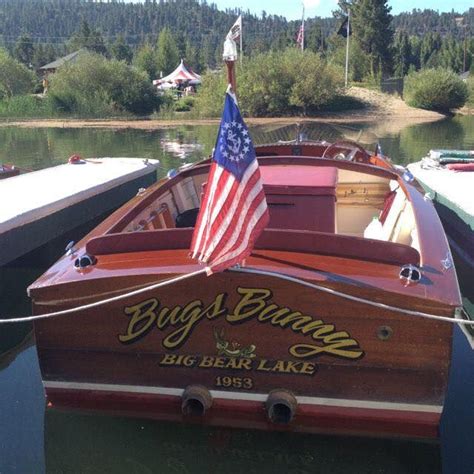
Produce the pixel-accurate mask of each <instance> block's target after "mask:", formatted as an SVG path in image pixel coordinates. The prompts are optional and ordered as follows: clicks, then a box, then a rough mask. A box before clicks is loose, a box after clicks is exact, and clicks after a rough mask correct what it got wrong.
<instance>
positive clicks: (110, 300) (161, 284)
mask: <svg viewBox="0 0 474 474" xmlns="http://www.w3.org/2000/svg"><path fill="white" fill-rule="evenodd" d="M229 271H232V272H237V273H249V274H256V275H265V276H271V277H274V278H280V279H283V280H287V281H291V282H292V283H297V284H300V285H303V286H306V287H309V288H313V289H315V290H319V291H323V292H325V293H329V294H332V295H334V296H338V297H340V298H345V299H348V300H351V301H356V302H358V303H362V304H367V305H369V306H375V307H377V308H382V309H386V310H389V311H394V312H397V313H403V314H407V315H409V316H417V317H420V318H427V319H433V320H436V321H443V322H446V323H451V324H460V325H464V326H474V320H469V319H462V316H461V315H460V313H461V312H464V313H465V314H466V317H468V313H467V311H466V310H465V309H464V308H462V307H459V308H458V309H459V312H458V313H459V314H456V315H455V317H447V316H438V315H436V314H429V313H423V312H421V311H413V310H410V309H405V308H399V307H397V306H391V305H388V304H385V303H378V302H376V301H371V300H368V299H365V298H359V297H358V296H353V295H349V294H347V293H342V292H341V291H337V290H333V289H332V288H328V287H326V286H322V285H316V284H314V283H309V282H307V281H305V280H301V279H299V278H295V277H291V276H289V275H285V274H283V273H278V272H271V271H267V270H259V269H256V268H251V267H245V268H243V267H233V268H230V269H229ZM203 273H206V269H205V268H203V269H201V270H197V271H195V272H192V273H187V274H186V275H181V276H179V277H176V278H171V279H170V280H165V281H160V282H159V283H154V284H152V285H148V286H146V287H144V288H139V289H138V290H133V291H129V292H128V293H123V294H121V295H117V296H113V297H111V298H106V299H104V300H100V301H95V302H94V303H89V304H85V305H81V306H76V307H74V308H68V309H64V310H62V311H55V312H53V313H45V314H39V315H35V316H26V317H22V318H18V317H16V318H2V319H0V324H13V323H22V322H31V321H38V320H41V319H49V318H56V317H59V316H65V315H68V314H71V313H77V312H79V311H84V310H87V309H92V308H97V307H98V306H103V305H105V304H108V303H113V302H115V301H120V300H123V299H126V298H129V297H131V296H136V295H140V294H142V293H145V292H147V291H151V290H156V289H159V288H163V287H165V286H168V285H172V284H174V283H178V282H180V281H183V280H187V279H188V278H192V277H195V276H197V275H201V274H203Z"/></svg>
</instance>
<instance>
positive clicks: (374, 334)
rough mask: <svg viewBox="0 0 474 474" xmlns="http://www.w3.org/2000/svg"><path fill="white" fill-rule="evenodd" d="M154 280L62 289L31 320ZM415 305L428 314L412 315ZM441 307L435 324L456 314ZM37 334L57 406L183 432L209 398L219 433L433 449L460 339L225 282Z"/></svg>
mask: <svg viewBox="0 0 474 474" xmlns="http://www.w3.org/2000/svg"><path fill="white" fill-rule="evenodd" d="M170 276H171V275H170ZM162 278H163V276H162V275H160V279H162ZM151 281H156V277H155V280H153V279H152V276H150V275H148V276H147V277H145V276H140V275H136V277H135V279H131V278H130V277H129V278H127V279H126V280H125V279H118V278H116V279H113V278H110V279H102V280H101V281H98V280H96V281H95V282H89V285H83V286H82V287H81V286H78V285H76V286H75V287H74V288H73V289H72V287H71V288H68V285H62V288H60V293H59V292H58V290H59V289H57V290H56V295H61V296H63V299H62V302H58V301H57V299H56V298H54V300H53V299H52V295H54V292H50V295H49V298H51V301H50V303H48V301H47V298H43V300H42V301H36V300H35V303H40V304H35V306H34V311H35V313H37V314H38V313H45V312H49V311H57V310H59V309H65V308H66V307H72V306H76V305H77V304H78V301H81V304H85V303H89V302H91V301H93V300H94V299H96V300H97V299H100V298H99V297H95V298H92V299H89V298H88V297H87V295H89V294H91V293H93V292H92V291H91V285H94V290H95V294H101V295H102V298H103V297H104V294H105V293H108V294H112V293H113V292H115V293H117V292H120V291H123V290H124V288H125V285H128V287H130V285H133V286H135V287H136V286H139V285H141V286H144V285H146V283H147V282H151ZM302 281H303V280H302ZM306 282H307V281H306ZM313 283H317V282H313ZM71 291H72V292H73V293H74V294H75V297H74V298H71ZM381 297H383V298H384V299H385V301H386V302H388V303H390V301H392V302H394V303H395V302H396V301H397V300H398V301H399V297H397V296H396V295H390V294H389V293H388V292H387V294H386V295H381ZM411 303H413V306H416V305H419V304H420V302H419V301H415V300H413V302H410V301H409V300H408V301H405V302H404V306H405V307H407V308H408V307H410V305H411ZM435 306H436V309H437V312H438V313H439V314H440V315H445V316H446V315H450V314H451V312H452V309H451V308H449V307H447V306H446V307H444V308H443V307H442V306H441V305H439V304H437V305H435ZM35 333H36V338H37V347H38V353H39V360H40V365H41V370H42V374H43V379H44V382H45V388H46V392H47V395H48V400H49V402H50V404H51V405H52V406H69V407H77V408H83V409H96V410H101V411H102V410H109V411H112V412H121V413H122V414H130V415H140V416H147V417H152V418H160V419H174V420H179V419H182V418H183V415H182V414H181V397H182V394H183V391H184V390H185V389H186V388H187V387H189V386H204V387H206V388H207V389H209V390H210V393H211V395H212V398H213V403H212V406H211V408H210V409H209V410H208V411H207V412H206V414H205V415H204V417H203V418H202V421H204V422H208V423H211V424H217V425H230V426H246V427H252V428H265V429H267V428H268V429H291V430H297V431H311V432H327V433H340V434H356V435H357V434H364V435H378V436H404V437H424V438H434V437H436V436H437V427H438V423H439V418H440V414H441V410H442V405H443V400H444V394H445V390H446V385H447V375H448V368H449V358H450V341H451V325H449V324H445V323H437V322H433V321H429V320H424V319H421V318H414V317H410V316H407V315H406V314H401V313H398V312H396V311H389V310H386V309H382V308H379V307H376V306H371V305H367V304H365V303H361V302H355V301H351V300H347V299H345V298H342V297H340V296H336V295H333V294H328V293H326V292H324V291H320V290H318V289H316V288H313V287H311V288H310V287H306V286H304V285H303V284H300V283H298V282H289V281H287V280H285V279H282V278H280V277H279V276H278V275H276V276H268V275H249V274H243V273H230V272H225V273H223V274H218V275H213V276H211V277H206V276H204V275H199V276H196V277H194V278H192V279H189V280H185V281H182V282H179V283H175V284H173V285H170V286H167V287H164V288H162V289H158V290H150V291H146V292H144V293H143V294H141V295H138V296H134V297H129V298H126V299H124V300H120V301H117V302H114V303H111V304H107V305H106V306H102V307H97V308H94V309H90V310H88V311H87V312H82V313H78V314H74V315H73V316H68V317H63V318H60V319H53V320H44V321H38V322H36V323H35ZM279 389H285V390H289V391H290V392H291V394H292V395H294V396H295V397H296V400H297V402H298V405H297V408H296V413H295V416H294V419H293V420H292V421H291V422H290V423H289V424H288V425H285V426H281V425H279V424H275V423H271V422H270V421H269V419H268V416H267V412H266V410H265V403H266V400H267V397H268V394H269V393H270V392H272V391H275V390H279ZM187 418H189V417H187ZM191 419H193V417H191Z"/></svg>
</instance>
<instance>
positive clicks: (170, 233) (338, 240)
mask: <svg viewBox="0 0 474 474" xmlns="http://www.w3.org/2000/svg"><path fill="white" fill-rule="evenodd" d="M193 232H194V229H193V228H189V227H188V228H182V229H160V230H153V231H144V232H140V233H138V234H130V233H127V234H123V233H119V234H107V235H104V236H100V237H94V238H93V239H90V240H89V241H88V242H87V244H86V251H87V253H88V254H89V255H95V256H98V255H110V254H116V253H129V252H147V251H148V252H153V251H159V250H178V249H183V250H187V249H189V247H190V245H191V239H192V235H193ZM258 250H275V251H280V252H298V253H311V254H320V255H330V256H335V257H343V258H353V259H357V260H364V261H368V262H379V263H389V264H394V265H403V264H408V263H411V264H414V265H417V264H419V263H420V254H419V252H418V251H417V250H416V249H414V248H412V247H410V246H408V245H402V244H398V243H394V242H384V241H382V240H375V239H364V238H362V237H352V236H347V235H338V234H331V233H325V232H313V231H299V230H287V229H265V230H264V231H263V232H262V235H261V236H260V237H259V239H258V240H257V242H256V244H255V249H254V253H258Z"/></svg>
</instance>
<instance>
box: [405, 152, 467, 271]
mask: <svg viewBox="0 0 474 474" xmlns="http://www.w3.org/2000/svg"><path fill="white" fill-rule="evenodd" d="M408 168H409V169H410V171H411V172H412V174H413V175H414V176H415V178H416V179H417V180H418V182H419V183H420V184H421V185H422V186H423V188H424V189H425V190H426V191H427V192H428V193H429V194H430V197H431V198H432V199H433V202H434V204H435V206H436V209H437V211H438V214H439V216H440V218H441V220H442V222H443V226H444V228H445V230H446V234H447V235H448V237H449V240H450V244H451V245H452V246H453V247H454V248H455V250H456V252H458V253H459V255H461V256H462V258H463V259H465V260H466V262H468V263H469V264H470V265H471V266H472V267H473V268H474V172H472V171H466V172H462V171H453V170H449V169H446V168H444V167H441V166H440V167H435V166H432V161H429V160H427V161H419V162H417V163H412V164H410V165H408Z"/></svg>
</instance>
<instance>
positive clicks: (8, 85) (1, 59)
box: [0, 48, 35, 99]
mask: <svg viewBox="0 0 474 474" xmlns="http://www.w3.org/2000/svg"><path fill="white" fill-rule="evenodd" d="M34 83H35V75H34V73H33V72H32V71H30V70H29V69H28V68H27V67H26V66H24V65H23V64H21V63H19V62H18V61H17V60H16V59H13V58H12V57H11V56H10V55H9V54H8V52H7V51H6V50H4V49H2V48H0V99H3V98H10V97H13V96H15V95H21V94H27V93H29V92H32V90H33V87H34Z"/></svg>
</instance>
